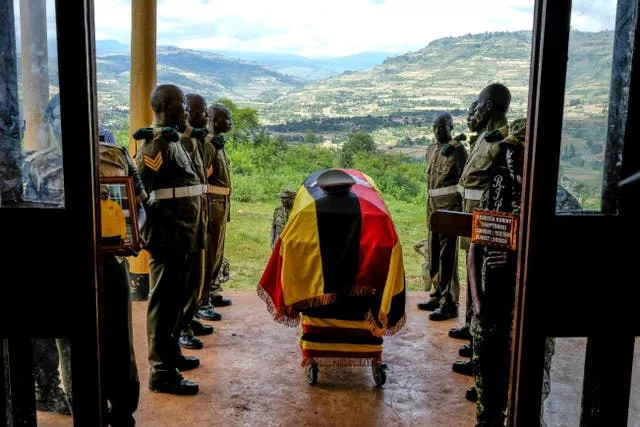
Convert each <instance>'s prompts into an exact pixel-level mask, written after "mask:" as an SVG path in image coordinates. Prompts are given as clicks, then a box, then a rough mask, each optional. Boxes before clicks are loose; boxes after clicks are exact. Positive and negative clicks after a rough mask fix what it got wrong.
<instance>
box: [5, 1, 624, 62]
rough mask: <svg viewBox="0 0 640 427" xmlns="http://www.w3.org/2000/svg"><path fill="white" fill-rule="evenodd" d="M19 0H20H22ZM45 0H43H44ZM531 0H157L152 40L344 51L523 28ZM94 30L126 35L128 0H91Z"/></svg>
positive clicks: (578, 20) (590, 14) (587, 6)
mask: <svg viewBox="0 0 640 427" xmlns="http://www.w3.org/2000/svg"><path fill="white" fill-rule="evenodd" d="M15 2H16V3H18V0H15ZM23 2H24V0H23ZM51 2H52V0H47V3H51ZM533 3H534V0H491V1H490V2H488V1H484V2H481V1H477V0H444V1H442V0H437V1H436V0H321V1H316V0H158V17H157V18H158V35H157V37H158V44H162V45H174V46H179V47H184V48H193V49H202V48H207V49H217V50H243V51H258V52H281V53H296V54H301V55H305V56H309V57H335V56H344V55H349V54H353V53H358V52H363V51H385V52H393V53H404V52H407V51H410V50H416V49H419V48H422V47H424V46H426V45H427V44H428V43H429V42H430V41H432V40H434V39H437V38H440V37H446V36H458V35H463V34H467V33H482V32H485V31H507V30H530V29H531V26H532V22H533V12H532V11H533ZM616 3H617V2H616V0H575V1H574V2H573V5H574V6H573V8H574V10H573V15H572V23H571V24H572V26H573V27H574V28H576V29H579V30H583V31H599V30H603V29H612V28H613V24H614V19H615V4H616ZM95 20H96V38H97V39H113V40H117V41H120V42H122V43H127V44H129V43H130V37H131V0H95Z"/></svg>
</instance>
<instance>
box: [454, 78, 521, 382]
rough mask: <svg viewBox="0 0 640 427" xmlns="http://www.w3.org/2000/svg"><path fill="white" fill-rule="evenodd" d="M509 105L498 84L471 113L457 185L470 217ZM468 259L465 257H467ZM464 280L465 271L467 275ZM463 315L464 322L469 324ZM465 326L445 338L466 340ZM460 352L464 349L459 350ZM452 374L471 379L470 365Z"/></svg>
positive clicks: (504, 132) (461, 364) (465, 243)
mask: <svg viewBox="0 0 640 427" xmlns="http://www.w3.org/2000/svg"><path fill="white" fill-rule="evenodd" d="M510 103H511V92H509V89H508V88H507V87H506V86H504V85H502V84H500V83H493V84H490V85H488V86H487V87H485V88H484V89H482V91H481V92H480V95H479V96H478V104H477V106H476V109H475V113H474V116H475V119H476V122H477V123H476V129H477V131H478V132H481V133H480V134H479V135H478V139H477V140H476V142H475V143H474V144H473V146H472V148H471V152H470V154H469V159H468V160H467V164H466V165H465V167H464V170H463V171H462V177H461V178H460V184H461V185H462V186H463V187H464V193H463V199H462V208H463V211H464V212H468V213H472V212H473V210H474V209H476V208H478V207H479V205H480V200H481V198H482V194H483V193H484V191H485V190H486V189H487V188H488V186H489V182H490V179H491V171H492V168H493V165H494V162H495V161H496V159H497V156H498V154H499V153H500V144H497V143H498V142H501V141H503V140H504V139H505V138H506V137H507V136H508V127H507V125H508V123H507V118H506V114H507V111H508V109H509V104H510ZM469 243H470V239H469V238H468V237H463V238H461V239H460V246H461V247H462V249H465V250H467V251H468V249H469ZM467 258H468V255H467ZM467 277H468V271H467ZM469 317H470V316H468V315H467V319H465V320H466V322H468V323H470V320H471V319H470V318H469ZM470 335H471V334H470V332H469V325H467V324H465V326H463V327H461V328H457V329H454V330H451V331H449V336H452V337H456V338H466V339H469V338H470ZM460 350H461V351H463V350H465V348H464V347H463V348H461V349H460ZM453 370H454V372H457V373H460V374H464V375H471V374H472V364H471V361H458V362H454V364H453Z"/></svg>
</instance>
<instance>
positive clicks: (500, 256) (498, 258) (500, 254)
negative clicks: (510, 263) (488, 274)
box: [486, 250, 508, 268]
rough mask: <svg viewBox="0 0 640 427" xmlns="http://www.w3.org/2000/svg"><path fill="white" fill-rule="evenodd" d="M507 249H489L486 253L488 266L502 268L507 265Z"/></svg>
mask: <svg viewBox="0 0 640 427" xmlns="http://www.w3.org/2000/svg"><path fill="white" fill-rule="evenodd" d="M507 256H508V253H507V251H501V250H490V251H489V252H488V253H487V257H486V262H487V267H489V268H502V267H504V266H505V265H507Z"/></svg>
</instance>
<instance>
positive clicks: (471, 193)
mask: <svg viewBox="0 0 640 427" xmlns="http://www.w3.org/2000/svg"><path fill="white" fill-rule="evenodd" d="M482 193H484V190H477V189H474V188H465V189H464V198H465V199H466V200H482Z"/></svg>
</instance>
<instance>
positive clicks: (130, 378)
mask: <svg viewBox="0 0 640 427" xmlns="http://www.w3.org/2000/svg"><path fill="white" fill-rule="evenodd" d="M99 150H100V176H130V177H132V178H133V187H134V192H135V196H136V202H137V203H142V202H143V201H144V200H146V199H147V197H148V195H147V193H146V191H145V189H144V185H143V183H142V180H141V179H140V176H139V175H138V170H137V169H136V167H135V165H134V164H133V161H132V160H131V157H130V156H129V153H128V152H127V151H126V150H125V149H124V148H122V147H119V146H117V145H113V144H110V143H108V142H106V143H102V142H101V143H100V144H99ZM103 237H104V236H103ZM102 267H103V270H102V272H103V283H104V289H103V292H104V294H103V295H104V320H103V325H104V342H103V343H102V344H103V346H102V351H103V356H104V357H103V361H104V364H103V371H104V373H105V375H104V385H105V395H106V396H105V397H106V399H107V400H108V401H109V402H110V404H111V410H110V417H111V421H112V422H114V423H115V424H120V423H122V425H127V424H130V425H132V422H133V418H132V414H133V413H134V412H135V411H136V409H137V408H138V401H139V398H140V380H139V379H138V368H137V365H136V358H135V353H134V349H133V329H132V318H131V295H130V287H129V283H130V277H129V265H128V262H127V259H126V258H124V257H120V256H115V255H113V254H102Z"/></svg>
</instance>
